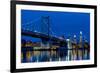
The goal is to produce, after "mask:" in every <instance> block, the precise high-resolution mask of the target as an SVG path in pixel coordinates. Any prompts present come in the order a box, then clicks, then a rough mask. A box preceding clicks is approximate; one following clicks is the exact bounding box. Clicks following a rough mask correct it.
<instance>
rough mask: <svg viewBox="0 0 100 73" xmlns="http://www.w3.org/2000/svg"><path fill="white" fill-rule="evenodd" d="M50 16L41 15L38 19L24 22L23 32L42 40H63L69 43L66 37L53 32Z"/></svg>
mask: <svg viewBox="0 0 100 73" xmlns="http://www.w3.org/2000/svg"><path fill="white" fill-rule="evenodd" d="M50 22H51V21H50V16H41V17H39V18H37V19H36V20H33V21H30V22H27V23H25V24H22V28H21V31H22V32H21V34H22V35H25V36H31V37H36V38H40V39H41V40H46V41H47V42H48V41H53V42H59V43H60V42H63V43H67V42H66V39H64V38H62V37H58V36H56V35H55V33H54V32H53V30H52V28H51V27H50V26H51V23H50Z"/></svg>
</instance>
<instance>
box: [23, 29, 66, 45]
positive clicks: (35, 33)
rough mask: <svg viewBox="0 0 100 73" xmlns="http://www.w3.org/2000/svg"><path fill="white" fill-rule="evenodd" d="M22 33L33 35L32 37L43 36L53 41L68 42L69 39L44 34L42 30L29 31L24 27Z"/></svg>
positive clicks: (42, 37)
mask: <svg viewBox="0 0 100 73" xmlns="http://www.w3.org/2000/svg"><path fill="white" fill-rule="evenodd" d="M21 34H22V35H25V36H31V37H36V38H41V39H46V40H51V41H57V42H63V43H67V41H66V40H65V39H62V38H59V37H55V36H51V35H47V34H43V33H41V32H33V31H28V30H23V29H22V32H21Z"/></svg>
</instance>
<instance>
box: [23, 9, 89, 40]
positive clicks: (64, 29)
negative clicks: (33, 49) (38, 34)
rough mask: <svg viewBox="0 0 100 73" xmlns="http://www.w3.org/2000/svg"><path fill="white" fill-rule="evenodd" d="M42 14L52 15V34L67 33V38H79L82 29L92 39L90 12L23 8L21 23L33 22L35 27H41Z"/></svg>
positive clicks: (85, 35) (84, 34)
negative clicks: (74, 36)
mask: <svg viewBox="0 0 100 73" xmlns="http://www.w3.org/2000/svg"><path fill="white" fill-rule="evenodd" d="M42 16H49V17H50V28H51V30H52V32H53V33H52V35H56V36H62V35H65V37H66V38H67V37H68V36H69V35H70V36H71V37H73V35H76V37H77V39H79V34H80V31H82V33H83V36H84V37H85V38H86V39H87V40H88V41H90V14H89V13H79V12H55V11H36V10H21V24H22V25H26V23H30V27H32V26H31V25H32V24H35V25H34V26H35V28H36V27H37V28H39V27H41V26H40V24H41V17H42ZM31 22H32V23H31ZM22 28H23V26H22ZM23 38H25V37H23ZM26 39H29V38H26Z"/></svg>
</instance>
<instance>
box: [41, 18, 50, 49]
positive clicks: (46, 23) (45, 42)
mask: <svg viewBox="0 0 100 73" xmlns="http://www.w3.org/2000/svg"><path fill="white" fill-rule="evenodd" d="M41 32H42V33H43V34H46V35H48V37H49V36H50V17H49V16H42V17H41ZM41 47H43V48H50V39H42V42H41Z"/></svg>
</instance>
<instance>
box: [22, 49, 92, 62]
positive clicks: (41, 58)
mask: <svg viewBox="0 0 100 73" xmlns="http://www.w3.org/2000/svg"><path fill="white" fill-rule="evenodd" d="M24 49H25V48H24ZM60 49H61V48H60ZM21 56H22V57H21V62H22V63H28V62H52V61H71V60H89V58H90V54H89V52H88V50H87V49H78V50H77V49H76V50H72V49H70V50H68V49H63V50H27V51H24V52H21Z"/></svg>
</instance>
